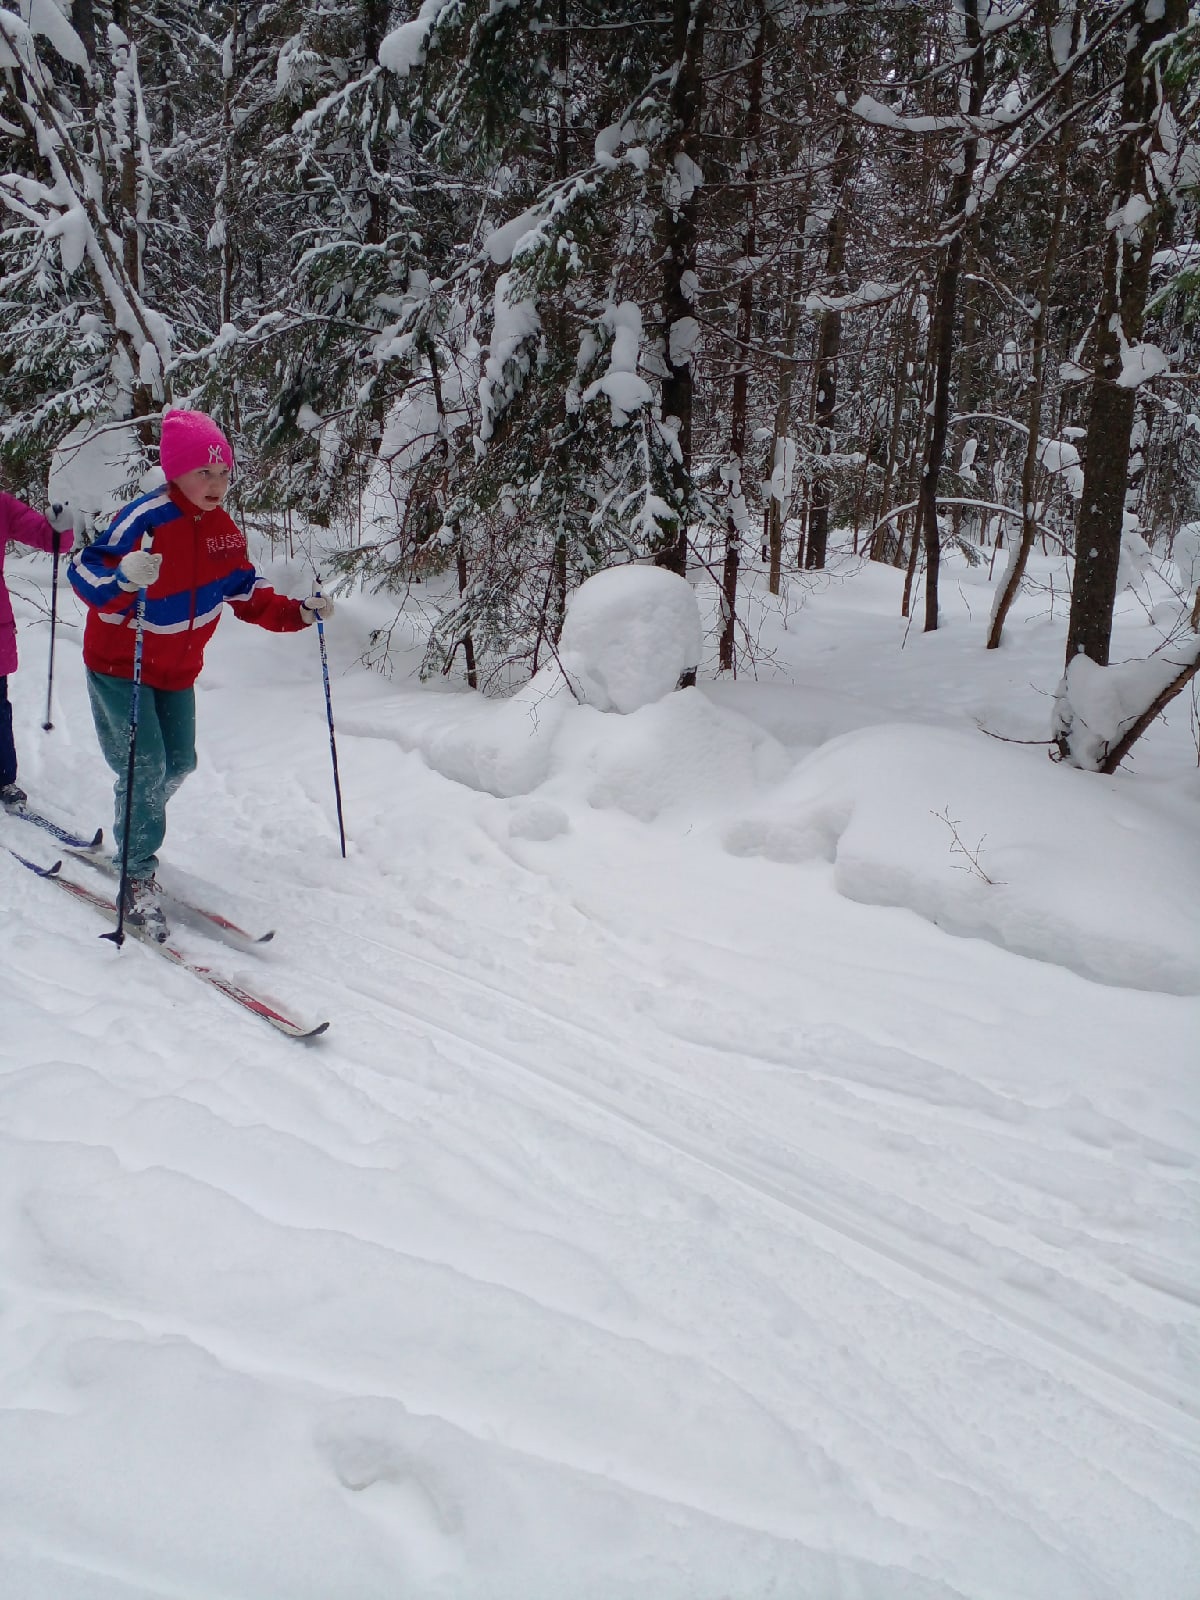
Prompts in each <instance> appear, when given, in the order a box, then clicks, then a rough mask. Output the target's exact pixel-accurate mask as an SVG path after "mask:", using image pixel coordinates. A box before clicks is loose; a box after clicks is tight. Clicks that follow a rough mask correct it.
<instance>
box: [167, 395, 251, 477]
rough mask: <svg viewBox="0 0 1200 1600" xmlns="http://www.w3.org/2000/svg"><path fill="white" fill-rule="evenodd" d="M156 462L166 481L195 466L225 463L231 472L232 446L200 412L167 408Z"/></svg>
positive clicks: (181, 474)
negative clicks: (169, 409)
mask: <svg viewBox="0 0 1200 1600" xmlns="http://www.w3.org/2000/svg"><path fill="white" fill-rule="evenodd" d="M158 460H159V465H160V466H161V467H162V469H163V472H164V474H165V475H166V479H167V482H168V483H172V482H174V480H175V479H176V478H181V477H182V476H183V474H184V473H185V472H194V471H195V470H196V468H197V467H219V466H222V465H224V466H226V467H228V468H229V470H230V472H232V471H233V449H232V447H231V445H230V443H229V440H228V439H227V438H226V437H225V435H224V434H223V433H222V432H221V430H220V428H218V427H217V425H216V423H215V422H214V421H213V419H212V418H211V417H206V416H205V415H204V413H203V411H168V412H167V414H166V416H165V417H164V418H163V424H162V440H161V442H160V444H159V447H158Z"/></svg>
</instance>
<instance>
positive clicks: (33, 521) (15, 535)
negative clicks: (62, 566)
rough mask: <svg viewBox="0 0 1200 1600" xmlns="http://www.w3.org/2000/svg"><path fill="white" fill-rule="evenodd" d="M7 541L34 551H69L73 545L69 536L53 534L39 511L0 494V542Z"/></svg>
mask: <svg viewBox="0 0 1200 1600" xmlns="http://www.w3.org/2000/svg"><path fill="white" fill-rule="evenodd" d="M9 539H15V540H17V542H18V543H19V544H28V545H32V546H33V548H34V549H35V550H69V549H70V548H71V545H72V544H73V543H74V541H73V540H72V539H71V537H70V535H69V534H65V533H55V531H54V529H53V528H52V527H51V526H50V524H49V523H48V522H47V521H46V519H45V517H44V516H43V515H42V513H41V512H40V511H35V510H34V509H33V507H32V506H27V505H26V504H25V502H24V501H23V500H18V499H17V498H16V497H15V496H14V495H11V494H3V493H0V541H4V542H5V543H7V541H8V540H9Z"/></svg>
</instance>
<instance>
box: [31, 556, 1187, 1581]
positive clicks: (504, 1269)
mask: <svg viewBox="0 0 1200 1600" xmlns="http://www.w3.org/2000/svg"><path fill="white" fill-rule="evenodd" d="M10 573H11V576H12V579H13V588H14V592H15V599H16V602H17V609H18V618H19V621H20V622H21V623H22V624H23V629H22V635H21V647H22V659H23V667H22V671H21V673H20V674H19V675H18V677H17V678H16V679H15V680H14V681H13V684H12V691H13V697H14V700H15V702H16V705H17V727H18V737H19V748H20V751H21V756H22V769H21V771H22V780H23V782H24V783H25V785H26V787H28V788H29V790H30V792H31V794H32V795H33V796H34V797H36V798H37V799H39V800H41V801H42V802H43V803H44V804H45V805H46V806H47V807H50V808H53V809H54V810H55V811H56V812H57V813H58V814H59V815H61V816H64V817H70V818H73V819H74V820H75V821H76V822H77V823H79V824H80V825H82V826H85V827H89V828H90V827H94V826H95V825H96V824H97V823H98V822H105V823H106V824H108V822H109V809H110V801H109V793H110V782H109V777H108V774H107V772H106V770H105V769H104V768H103V766H102V764H101V761H100V758H99V755H98V753H97V751H96V749H95V746H94V740H93V735H92V732H91V726H90V719H89V716H88V712H87V707H86V697H85V693H84V688H83V682H82V671H81V667H80V663H79V657H78V641H79V621H80V619H79V616H78V612H77V610H76V608H75V603H74V601H73V600H72V599H71V598H70V597H67V598H66V599H65V601H63V624H62V626H61V627H60V633H59V646H58V658H57V667H56V684H57V687H56V696H55V698H56V707H55V724H56V725H55V729H54V731H53V733H51V734H49V735H45V734H43V733H42V732H41V729H40V726H39V724H40V721H41V710H42V698H43V695H44V676H43V674H44V662H45V643H46V636H47V627H46V621H45V613H44V609H43V608H44V604H45V597H46V595H47V593H48V572H47V570H46V563H45V561H44V559H42V560H40V561H39V560H38V559H37V558H33V557H29V558H27V559H21V558H19V557H18V558H16V559H14V560H13V561H12V562H11V565H10ZM1040 575H1041V576H1043V577H1045V578H1047V580H1048V579H1049V577H1050V576H1051V573H1050V570H1049V569H1046V570H1045V571H1044V572H1043V573H1042V574H1040ZM273 576H274V577H275V579H276V581H277V582H278V583H279V584H280V586H281V587H290V588H292V589H293V590H294V591H299V590H300V589H301V587H302V585H303V583H304V582H305V576H304V573H303V571H302V569H301V567H300V565H299V563H296V564H295V565H293V566H292V567H290V568H289V567H288V566H287V565H286V564H284V563H280V564H279V566H278V567H277V568H276V569H275V571H274V573H273ZM1053 576H1054V579H1055V589H1054V592H1049V591H1045V592H1039V591H1035V590H1031V591H1030V593H1029V594H1028V595H1027V596H1026V597H1025V598H1024V600H1023V602H1022V608H1021V612H1020V615H1019V616H1018V617H1016V618H1015V619H1014V621H1013V623H1012V624H1011V625H1010V630H1009V636H1008V639H1007V641H1006V644H1005V647H1004V648H1003V649H1002V650H1000V651H998V652H990V653H989V652H985V651H984V649H983V647H982V644H983V640H982V634H983V626H984V619H985V618H986V616H987V613H988V607H989V604H990V589H989V585H988V580H987V574H986V570H985V569H982V568H981V569H976V570H974V571H968V570H963V571H961V572H957V571H956V572H953V573H952V575H951V576H950V578H949V579H948V581H947V583H946V586H945V595H946V609H947V613H948V616H947V621H946V625H945V627H944V628H943V629H942V630H940V631H939V632H938V633H937V634H935V635H930V636H924V635H921V634H920V633H919V632H917V631H915V630H914V631H909V630H908V629H907V626H906V624H905V623H904V622H903V621H902V620H901V619H900V618H899V617H898V615H897V611H898V598H899V583H900V578H899V575H898V574H896V573H894V572H892V571H891V570H889V569H881V568H878V567H872V566H865V565H861V564H859V563H856V562H854V561H853V560H850V559H849V558H841V560H840V564H839V567H838V570H837V571H835V572H834V573H831V574H830V575H828V576H827V577H822V578H819V579H817V580H815V581H814V582H812V583H811V584H802V583H801V582H799V581H798V580H795V579H793V581H792V584H791V588H790V592H789V595H788V597H787V603H786V605H785V606H784V607H782V608H776V607H774V606H773V605H769V604H767V603H765V602H763V603H761V604H759V605H758V606H757V608H756V609H755V611H754V612H753V613H752V615H751V617H750V619H749V620H750V624H751V627H752V629H753V632H754V635H755V638H756V641H757V650H758V655H759V671H758V676H757V678H755V677H754V676H753V675H752V674H747V673H743V674H742V676H741V677H740V678H739V679H738V681H737V682H720V683H713V682H711V681H706V679H705V668H706V666H707V667H708V668H709V669H711V662H705V663H702V671H701V682H700V687H699V688H697V689H687V690H683V691H680V692H678V693H674V694H667V695H665V696H663V697H661V698H650V699H649V702H648V703H644V704H642V703H638V699H639V697H638V696H637V695H636V694H635V696H634V704H635V705H636V709H633V710H631V711H629V713H628V714H627V715H619V714H616V713H614V712H611V711H602V710H599V709H597V708H596V706H595V705H588V704H581V703H579V702H577V701H576V700H575V698H574V697H573V696H572V695H571V693H570V692H569V691H566V692H564V691H563V688H562V685H561V684H559V686H558V689H557V690H556V691H554V692H551V690H548V688H547V685H546V683H545V682H543V683H542V684H540V685H538V686H536V687H535V686H530V688H529V689H528V690H527V691H525V692H523V693H522V694H519V695H517V696H516V697H514V698H513V699H512V700H509V701H506V702H487V701H483V700H481V699H480V698H478V697H475V696H471V695H468V694H465V693H462V692H459V691H456V690H449V689H447V688H446V687H445V686H438V687H437V688H423V687H421V686H419V685H418V684H417V683H416V682H415V681H414V680H413V679H412V678H411V676H410V675H409V666H410V664H411V661H410V660H406V659H401V660H400V661H399V662H398V670H397V672H396V674H395V676H394V677H393V678H392V679H391V680H387V679H384V678H382V677H380V676H379V675H377V674H372V673H368V672H365V671H364V670H362V668H361V667H360V666H359V665H358V658H359V656H360V654H361V653H362V652H363V650H364V648H365V646H366V643H367V639H368V635H369V633H370V630H371V629H372V628H373V627H376V626H379V625H380V624H382V623H386V622H387V621H389V620H390V617H391V610H390V609H389V605H388V603H387V602H386V601H384V600H383V599H381V598H372V597H364V596H360V595H352V596H348V597H345V598H344V600H343V602H342V604H341V606H340V607H339V611H338V615H337V617H336V618H335V620H334V622H333V624H332V625H331V626H330V628H329V629H328V639H329V644H330V648H331V652H332V656H333V667H334V680H333V692H334V697H335V709H336V713H337V725H338V742H339V756H340V765H341V774H342V786H343V792H344V795H345V802H346V821H347V828H348V833H349V836H350V854H349V859H348V860H347V861H345V862H343V861H342V860H341V859H340V857H339V853H338V845H337V830H336V821H335V816H334V806H333V790H332V782H331V777H330V770H329V750H328V735H327V731H326V727H325V708H324V699H323V695H322V690H321V681H320V669H319V662H318V660H317V649H316V642H315V640H314V639H312V637H311V636H309V635H305V636H296V637H288V638H282V639H281V638H275V637H271V636H268V635H267V634H265V633H262V632H260V631H259V630H255V629H252V628H246V627H242V626H240V625H239V624H238V623H237V621H236V620H235V619H234V618H232V617H228V618H226V619H225V621H224V622H223V623H222V626H221V629H220V631H219V633H218V635H217V638H216V640H215V642H214V644H213V646H212V647H211V649H210V655H209V666H208V669H207V671H206V673H205V676H204V677H203V679H202V680H201V688H200V693H199V725H200V727H199V741H200V767H199V770H198V772H197V773H196V775H195V776H194V778H192V779H191V780H190V781H189V782H188V784H187V785H186V786H185V787H184V789H183V790H182V791H181V792H180V794H179V795H178V797H177V798H176V799H175V800H174V802H173V803H172V809H171V823H170V833H169V837H168V842H167V849H166V852H165V862H166V866H165V868H164V876H171V875H174V881H175V882H176V883H177V884H180V885H184V886H189V887H192V888H197V887H200V888H203V889H205V890H208V891H210V892H214V893H217V894H218V895H219V898H220V900H221V904H222V908H223V909H226V910H228V911H229V912H231V913H232V914H234V915H237V916H239V917H240V918H242V919H243V920H245V921H247V922H248V923H252V924H254V925H259V924H262V925H264V926H265V925H268V924H273V925H275V926H276V927H277V928H278V929H279V933H278V935H277V938H276V940H275V942H274V944H273V945H272V946H270V947H267V948H265V949H263V950H262V951H258V952H253V953H248V952H243V951H240V950H235V949H232V948H222V947H219V946H214V945H213V943H212V941H211V940H208V939H205V938H203V937H202V936H201V935H200V934H198V933H196V932H194V931H192V930H188V929H183V930H181V932H180V942H181V943H183V944H185V945H186V947H187V948H188V949H189V950H192V951H195V952H204V953H206V955H208V956H210V957H211V959H212V960H213V963H214V964H215V965H220V966H221V967H222V968H223V970H226V971H229V972H230V973H232V974H233V975H234V976H240V977H244V978H246V979H247V980H250V981H253V982H254V983H255V984H256V985H257V986H258V987H260V988H263V989H266V990H268V991H269V992H270V993H272V994H274V995H276V996H278V998H279V999H280V1000H281V1001H283V1002H285V1003H286V1004H287V1005H289V1006H290V1007H292V1008H294V1009H296V1010H297V1011H300V1012H302V1013H303V1014H304V1015H306V1016H309V1017H314V1018H315V1017H316V1016H318V1015H321V1016H325V1015H328V1016H329V1017H330V1019H331V1022H332V1027H331V1030H330V1033H329V1034H328V1035H327V1037H326V1038H325V1039H323V1040H321V1041H319V1042H318V1043H316V1044H314V1045H312V1046H298V1045H296V1044H294V1043H291V1042H289V1041H287V1040H284V1039H282V1038H280V1037H278V1036H276V1035H274V1034H273V1033H271V1032H270V1031H269V1030H268V1029H267V1028H266V1027H265V1026H263V1025H262V1024H259V1023H256V1022H255V1021H254V1020H252V1019H250V1018H248V1017H246V1016H244V1015H243V1014H241V1013H240V1012H238V1011H237V1010H235V1009H234V1008H233V1007H232V1006H231V1005H229V1004H228V1002H225V1001H223V1000H222V999H221V998H220V997H218V996H215V995H213V994H211V993H209V992H207V991H205V990H203V989H202V988H201V987H200V986H199V985H197V984H196V983H195V982H194V981H193V980H191V979H189V977H188V976H187V975H186V974H184V973H180V972H177V971H175V970H173V969H171V968H170V967H168V966H167V965H166V964H165V963H163V962H162V961H161V960H159V959H157V958H156V957H155V956H154V955H152V954H151V953H149V952H147V951H145V950H143V949H142V948H140V947H138V946H136V945H133V946H128V947H127V948H126V949H125V950H124V951H122V952H120V953H118V952H116V951H115V950H114V949H113V948H112V947H111V946H110V945H108V944H105V943H102V942H101V941H100V940H98V938H97V934H98V933H99V932H100V931H102V929H101V926H100V924H99V922H98V920H97V919H96V917H95V916H94V915H93V914H92V913H90V912H89V910H88V909H87V908H86V907H83V906H79V905H77V904H76V903H74V902H73V901H71V900H69V899H68V897H67V896H65V895H63V894H60V893H59V892H58V891H56V890H55V889H54V888H53V887H52V886H51V885H48V884H42V883H39V882H38V881H37V880H36V879H35V878H34V877H33V876H32V875H31V874H29V873H28V872H26V871H25V870H24V869H23V868H21V867H20V866H19V865H18V864H17V863H16V862H15V861H14V860H13V859H12V857H11V856H10V855H8V854H7V853H6V852H5V853H0V897H2V900H3V907H4V919H3V926H4V960H3V962H2V963H0V1018H2V1032H0V1068H2V1069H3V1070H2V1075H0V1593H3V1594H4V1596H5V1597H6V1600H9V1597H11V1600H35V1597H36V1600H49V1597H53V1600H150V1597H154V1600H168V1597H169V1600H184V1597H186V1600H396V1597H397V1596H400V1595H412V1596H420V1597H422V1600H424V1597H431V1600H438V1597H441V1600H583V1597H587V1600H593V1597H594V1600H622V1597H636V1600H764V1597H768V1596H770V1597H774V1600H801V1597H803V1600H952V1597H957V1600H1191V1597H1193V1596H1195V1595H1196V1594H1197V1593H1200V1586H1198V1580H1197V1574H1198V1573H1200V1393H1198V1390H1197V1382H1196V1376H1197V1370H1198V1369H1197V1355H1198V1343H1200V1341H1198V1339H1197V1332H1198V1324H1200V1316H1198V1304H1200V1284H1198V1281H1197V1275H1196V1271H1195V1263H1196V1251H1195V1241H1196V1238H1197V1225H1198V1222H1200V1218H1198V1215H1197V1211H1198V1208H1197V1198H1198V1195H1200V1182H1198V1176H1200V1165H1198V1160H1200V1158H1198V1151H1197V1140H1196V1128H1197V1105H1196V1090H1195V1063H1196V1060H1197V1046H1196V1039H1197V1034H1198V1028H1200V999H1198V996H1200V948H1198V940H1197V935H1196V928H1197V918H1196V905H1197V903H1198V894H1200V852H1198V851H1197V848H1196V838H1197V821H1198V820H1200V819H1198V812H1200V784H1198V782H1197V777H1196V770H1195V760H1196V752H1195V742H1194V737H1193V729H1192V728H1190V727H1189V711H1188V707H1187V705H1186V704H1185V703H1183V702H1176V704H1175V706H1174V707H1173V708H1172V713H1171V716H1170V718H1169V720H1168V722H1167V724H1166V725H1159V726H1157V727H1156V728H1155V729H1154V730H1153V731H1152V732H1151V734H1150V735H1149V736H1148V737H1147V738H1146V739H1145V740H1144V741H1143V742H1142V743H1141V744H1140V745H1139V746H1138V747H1137V748H1136V750H1135V755H1134V759H1133V761H1131V763H1130V768H1131V770H1130V771H1128V772H1124V773H1122V774H1120V775H1119V776H1118V777H1116V778H1111V779H1110V778H1100V777H1095V776H1091V775H1084V774H1081V773H1076V772H1070V771H1064V770H1062V769H1060V768H1057V767H1055V766H1053V765H1052V764H1051V763H1050V762H1049V761H1048V760H1047V753H1046V749H1045V747H1044V746H1042V747H1039V746H1035V745H1023V744H1019V743H1006V742H1002V740H1004V739H1007V740H1034V739H1044V738H1045V737H1046V734H1047V728H1048V725H1049V716H1050V704H1051V701H1050V696H1051V695H1052V692H1053V689H1054V685H1055V681H1056V679H1057V676H1058V671H1059V667H1060V664H1061V658H1062V639H1063V631H1064V626H1065V614H1064V609H1063V601H1062V595H1063V592H1064V591H1063V586H1062V574H1061V572H1055V573H1054V574H1053ZM1147 581H1149V580H1147ZM1055 596H1057V598H1055ZM701 597H702V599H703V598H704V595H703V591H701ZM60 598H61V593H60ZM1153 599H1154V597H1153V596H1152V597H1151V600H1152V601H1153ZM1148 609H1149V610H1150V611H1152V610H1153V605H1151V606H1150V607H1149V608H1147V607H1146V606H1143V605H1141V604H1139V603H1137V602H1136V601H1135V600H1133V599H1132V597H1131V598H1130V599H1129V601H1128V603H1127V607H1126V609H1125V610H1124V611H1123V616H1122V622H1121V629H1120V633H1119V636H1118V653H1125V654H1128V655H1138V654H1144V653H1146V651H1147V649H1148V647H1149V643H1150V638H1151V635H1152V632H1153V630H1152V628H1151V626H1150V624H1149V623H1148V621H1147V615H1148ZM680 628H681V629H682V630H683V632H682V633H681V634H679V635H678V636H677V637H680V638H681V637H683V635H684V634H685V633H686V626H685V625H684V624H683V623H682V622H681V623H680ZM402 632H403V624H402V626H401V629H400V630H398V633H397V635H396V636H397V637H399V635H400V633H402ZM412 634H413V641H414V654H413V656H412V658H411V659H412V660H415V659H416V656H417V654H419V638H418V634H419V626H418V624H417V622H416V621H414V623H413V628H412ZM586 648H587V647H586V646H585V647H584V649H585V652H586ZM683 648H684V653H686V647H683ZM706 648H707V650H708V652H709V653H710V654H711V648H712V643H711V639H709V640H708V641H707V646H706ZM675 664H676V665H677V664H678V663H675ZM635 687H636V686H635ZM980 726H983V727H984V728H986V729H987V730H988V731H989V732H990V733H991V734H993V735H997V736H999V737H995V738H991V737H988V736H987V735H986V734H985V733H982V732H980V731H979V729H980ZM0 836H2V838H3V840H4V842H7V843H8V844H10V845H15V846H17V847H19V848H21V849H22V850H24V851H26V852H27V853H31V854H35V855H37V856H38V857H39V858H40V859H42V860H51V859H53V856H54V849H53V844H52V841H51V840H49V839H48V838H47V837H46V836H44V835H41V834H38V833H36V832H35V831H34V830H32V829H31V828H29V827H28V826H26V825H23V824H21V823H18V822H15V821H12V820H10V819H9V820H6V819H0ZM67 870H71V871H75V872H78V873H80V874H88V873H89V870H90V869H89V868H87V867H86V866H83V865H80V866H74V865H73V866H70V867H69V868H68V869H67ZM94 881H95V882H97V883H100V882H102V881H103V880H101V879H99V877H98V876H95V877H94Z"/></svg>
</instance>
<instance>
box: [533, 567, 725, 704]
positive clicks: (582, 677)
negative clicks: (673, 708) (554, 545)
mask: <svg viewBox="0 0 1200 1600" xmlns="http://www.w3.org/2000/svg"><path fill="white" fill-rule="evenodd" d="M701 643H702V636H701V628H700V610H699V607H698V606H697V604H696V596H695V594H694V593H693V592H692V586H691V584H690V583H688V582H687V580H686V579H685V578H680V577H678V576H677V575H676V574H675V573H673V572H667V571H665V570H664V569H663V568H662V567H635V566H628V567H610V568H609V569H608V570H607V571H606V572H598V573H596V575H595V576H594V577H592V578H589V579H588V580H587V582H586V583H584V584H582V585H581V586H580V587H579V588H578V589H577V590H576V591H575V593H574V594H573V595H572V596H571V599H570V601H569V602H568V605H567V615H566V620H565V622H564V624H563V632H562V640H561V645H560V649H559V659H560V660H561V661H562V664H563V667H564V669H565V670H566V672H567V675H568V677H569V678H570V680H571V683H572V686H573V687H574V689H575V692H576V693H577V694H578V696H579V698H580V699H581V700H582V701H584V702H585V703H586V704H587V705H590V706H594V707H595V708H596V710H597V711H622V712H628V711H636V710H637V709H638V707H639V706H645V705H649V704H650V703H651V701H654V700H661V699H662V697H663V695H665V694H669V693H670V692H671V690H672V689H674V688H675V686H676V685H677V684H678V682H679V679H680V677H681V676H682V675H683V674H684V673H685V672H689V671H691V670H692V669H693V668H694V667H696V666H697V665H698V664H699V661H700V653H701Z"/></svg>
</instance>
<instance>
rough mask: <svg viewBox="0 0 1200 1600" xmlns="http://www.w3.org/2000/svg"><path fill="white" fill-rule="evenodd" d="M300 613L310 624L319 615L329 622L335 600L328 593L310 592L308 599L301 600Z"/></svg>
mask: <svg viewBox="0 0 1200 1600" xmlns="http://www.w3.org/2000/svg"><path fill="white" fill-rule="evenodd" d="M300 615H301V616H302V617H303V618H304V620H305V622H307V623H310V624H311V623H313V622H315V621H316V619H317V618H318V617H320V619H321V621H322V622H328V621H329V619H330V617H331V616H332V615H333V601H332V600H331V599H330V598H329V596H328V595H327V594H310V595H309V597H308V599H307V600H302V601H301V602H300Z"/></svg>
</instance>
